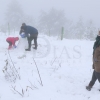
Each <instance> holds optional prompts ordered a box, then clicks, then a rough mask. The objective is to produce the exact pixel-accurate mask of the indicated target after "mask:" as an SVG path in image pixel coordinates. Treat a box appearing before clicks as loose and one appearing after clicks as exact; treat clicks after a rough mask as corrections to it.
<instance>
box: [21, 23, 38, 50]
mask: <svg viewBox="0 0 100 100" xmlns="http://www.w3.org/2000/svg"><path fill="white" fill-rule="evenodd" d="M22 32H24V33H25V35H26V37H27V40H28V49H25V50H26V51H31V42H32V40H33V39H34V45H35V47H34V49H37V37H38V30H37V29H36V28H34V27H32V26H29V25H26V24H25V23H24V24H22V26H21V30H20V34H21V33H22Z"/></svg>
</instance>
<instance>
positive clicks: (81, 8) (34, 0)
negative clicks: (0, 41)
mask: <svg viewBox="0 0 100 100" xmlns="http://www.w3.org/2000/svg"><path fill="white" fill-rule="evenodd" d="M11 1H12V0H0V23H2V22H3V20H4V16H5V12H6V10H7V5H8V4H9V3H10V2H11ZM17 1H19V3H20V5H21V6H22V8H23V11H24V12H25V13H26V14H28V15H32V16H34V17H38V15H39V14H40V11H41V10H44V11H48V10H50V9H51V8H52V7H53V8H56V9H58V10H60V9H61V10H64V12H65V14H66V17H67V18H68V19H72V20H73V21H77V20H78V19H79V17H80V16H82V17H83V19H84V21H88V20H91V19H92V20H93V21H94V22H95V26H97V27H98V28H100V21H99V20H100V11H99V10H100V0H17Z"/></svg>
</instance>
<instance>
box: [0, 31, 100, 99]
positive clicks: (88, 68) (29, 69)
mask: <svg viewBox="0 0 100 100" xmlns="http://www.w3.org/2000/svg"><path fill="white" fill-rule="evenodd" d="M0 34H1V33H0ZM7 37H8V36H7V35H5V34H3V33H2V35H1V36H0V100H99V99H100V92H99V91H98V89H100V84H99V83H98V81H97V82H96V84H95V85H94V87H93V89H92V90H91V91H87V90H86V89H85V86H86V85H88V83H89V81H90V79H91V76H92V72H93V69H92V50H93V49H92V47H93V43H94V41H86V40H68V39H63V40H62V41H61V40H59V39H58V38H56V37H48V36H45V35H39V38H38V49H37V50H33V49H32V50H31V51H27V52H26V51H25V50H24V49H25V48H27V45H26V44H27V42H26V41H27V40H26V39H20V42H19V45H18V47H17V48H16V49H13V50H9V51H8V50H7V47H8V43H7V42H6V38H7ZM32 47H33V46H32Z"/></svg>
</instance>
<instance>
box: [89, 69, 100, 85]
mask: <svg viewBox="0 0 100 100" xmlns="http://www.w3.org/2000/svg"><path fill="white" fill-rule="evenodd" d="M97 79H98V81H99V83H100V73H98V72H96V71H95V70H94V71H93V74H92V79H91V81H90V83H89V86H91V87H92V86H93V85H94V84H95V82H96V80H97Z"/></svg>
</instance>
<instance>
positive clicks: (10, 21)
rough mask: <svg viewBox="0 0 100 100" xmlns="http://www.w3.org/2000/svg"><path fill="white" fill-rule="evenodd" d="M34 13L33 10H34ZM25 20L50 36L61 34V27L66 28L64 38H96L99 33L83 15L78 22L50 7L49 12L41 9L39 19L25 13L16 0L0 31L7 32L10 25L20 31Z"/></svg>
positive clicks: (10, 5) (11, 4)
mask: <svg viewBox="0 0 100 100" xmlns="http://www.w3.org/2000/svg"><path fill="white" fill-rule="evenodd" d="M32 13H33V12H32ZM23 22H25V23H26V24H27V25H32V26H33V27H36V28H37V29H38V30H39V33H41V34H42V33H43V34H46V35H49V36H58V37H59V36H60V35H61V29H62V27H63V28H64V38H67V39H89V40H94V39H95V36H96V35H97V29H96V27H95V26H94V24H93V21H92V20H90V21H88V22H87V23H85V22H84V20H83V18H82V17H79V20H78V21H77V22H76V23H73V21H72V20H69V19H68V18H67V15H65V12H64V10H57V9H55V8H52V9H50V10H49V11H48V12H45V11H41V12H40V15H39V17H38V19H35V18H34V16H29V15H27V14H25V12H24V11H23V9H22V7H21V5H20V4H19V2H17V1H16V0H12V2H10V3H9V5H8V7H7V10H6V12H5V23H4V24H3V25H0V31H2V32H7V31H8V26H9V29H10V30H11V31H13V30H15V31H19V29H20V26H21V24H22V23H23Z"/></svg>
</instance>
